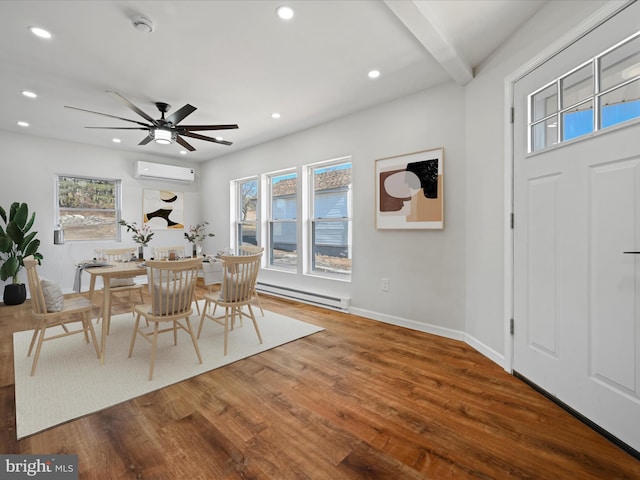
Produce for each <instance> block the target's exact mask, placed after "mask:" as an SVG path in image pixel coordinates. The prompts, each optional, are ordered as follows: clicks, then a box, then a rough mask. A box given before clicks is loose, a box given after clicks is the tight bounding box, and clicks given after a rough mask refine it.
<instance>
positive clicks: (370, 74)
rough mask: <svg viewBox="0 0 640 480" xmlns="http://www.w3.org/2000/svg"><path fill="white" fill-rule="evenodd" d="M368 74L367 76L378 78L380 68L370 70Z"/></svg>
mask: <svg viewBox="0 0 640 480" xmlns="http://www.w3.org/2000/svg"><path fill="white" fill-rule="evenodd" d="M368 75H369V78H378V77H379V76H380V70H371V71H370V72H369V73H368Z"/></svg>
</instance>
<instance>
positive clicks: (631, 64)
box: [529, 32, 640, 152]
mask: <svg viewBox="0 0 640 480" xmlns="http://www.w3.org/2000/svg"><path fill="white" fill-rule="evenodd" d="M634 118H640V32H637V33H636V34H634V35H632V36H631V37H629V38H628V39H626V40H623V41H622V42H620V43H619V44H618V45H615V46H613V47H611V48H610V49H609V50H607V51H605V52H603V53H601V54H600V55H598V56H596V57H595V58H593V59H592V60H591V61H589V62H587V63H585V64H583V65H581V66H579V67H578V68H576V69H574V70H572V71H570V72H568V73H567V74H565V75H563V76H562V77H560V78H558V79H556V80H555V81H553V82H552V83H550V84H548V85H545V86H544V87H542V88H541V89H539V90H537V91H535V92H533V93H532V94H531V95H529V152H535V151H537V150H541V149H543V148H547V147H550V146H552V145H555V144H557V143H560V142H565V141H568V140H572V139H574V138H578V137H581V136H584V135H587V134H589V133H592V132H594V131H597V130H600V129H604V128H607V127H611V126H613V125H617V124H620V123H623V122H626V121H629V120H632V119H634Z"/></svg>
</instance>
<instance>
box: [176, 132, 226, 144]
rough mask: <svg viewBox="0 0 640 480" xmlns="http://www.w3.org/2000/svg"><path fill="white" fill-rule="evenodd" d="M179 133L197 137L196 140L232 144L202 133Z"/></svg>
mask: <svg viewBox="0 0 640 480" xmlns="http://www.w3.org/2000/svg"><path fill="white" fill-rule="evenodd" d="M181 135H184V136H185V137H191V138H197V139H198V140H206V141H207V142H213V143H219V144H221V145H233V143H232V142H227V141H226V140H218V139H216V138H211V137H205V136H204V135H199V134H197V133H193V132H184V133H181Z"/></svg>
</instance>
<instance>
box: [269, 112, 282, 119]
mask: <svg viewBox="0 0 640 480" xmlns="http://www.w3.org/2000/svg"><path fill="white" fill-rule="evenodd" d="M271 118H280V114H279V113H278V112H273V113H272V114H271Z"/></svg>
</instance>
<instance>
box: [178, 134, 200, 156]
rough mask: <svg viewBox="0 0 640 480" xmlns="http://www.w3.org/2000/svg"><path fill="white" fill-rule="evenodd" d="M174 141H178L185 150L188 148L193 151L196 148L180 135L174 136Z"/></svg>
mask: <svg viewBox="0 0 640 480" xmlns="http://www.w3.org/2000/svg"><path fill="white" fill-rule="evenodd" d="M176 142H178V143H179V144H180V145H182V146H183V147H184V148H186V149H187V150H189V151H190V152H194V151H195V150H196V149H195V148H194V147H193V145H191V144H190V143H189V142H187V141H186V140H185V139H184V138H182V137H181V136H180V135H178V136H177V137H176Z"/></svg>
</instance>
